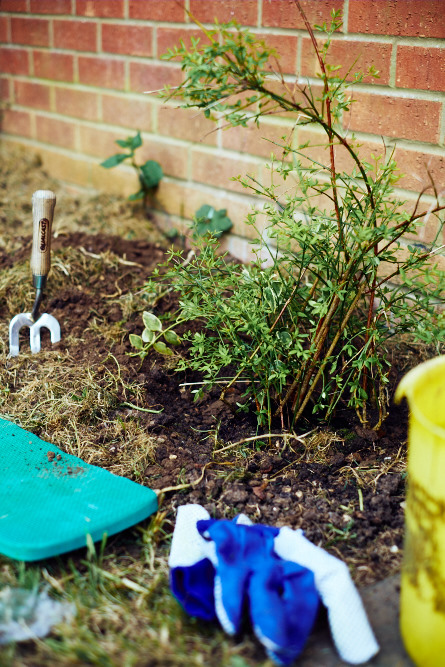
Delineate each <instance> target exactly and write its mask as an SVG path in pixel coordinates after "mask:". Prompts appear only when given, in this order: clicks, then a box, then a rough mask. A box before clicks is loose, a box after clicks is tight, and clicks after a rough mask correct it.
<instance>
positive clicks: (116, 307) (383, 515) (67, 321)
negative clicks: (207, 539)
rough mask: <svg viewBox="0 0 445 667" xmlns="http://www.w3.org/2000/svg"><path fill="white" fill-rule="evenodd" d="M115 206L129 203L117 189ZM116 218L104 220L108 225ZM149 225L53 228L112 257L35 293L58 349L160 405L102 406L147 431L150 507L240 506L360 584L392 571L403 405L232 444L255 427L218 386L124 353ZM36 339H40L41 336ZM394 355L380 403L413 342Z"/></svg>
mask: <svg viewBox="0 0 445 667" xmlns="http://www.w3.org/2000/svg"><path fill="white" fill-rule="evenodd" d="M120 206H121V207H122V206H123V207H126V206H128V204H127V203H126V202H125V201H124V200H122V201H121V203H120ZM92 208H94V207H92ZM23 215H29V213H28V212H25V213H24V212H23V211H18V212H17V219H18V220H19V221H20V219H21V217H22V216H23ZM90 226H91V227H94V225H90ZM116 226H117V227H118V224H117V225H114V226H113V224H111V223H110V228H115V227H116ZM153 237H154V238H153V239H152V238H136V239H128V238H122V237H120V236H118V235H110V234H106V233H96V234H92V233H88V232H83V231H75V232H64V233H59V234H58V235H57V237H56V238H55V239H54V241H53V251H57V249H68V248H75V249H79V248H81V249H82V254H83V255H84V257H85V258H86V261H88V257H93V256H97V255H102V256H103V255H104V254H105V255H106V254H107V253H108V256H113V257H116V258H118V259H120V260H121V261H115V262H114V263H113V262H110V263H109V265H107V268H106V270H105V271H103V272H102V273H101V274H100V275H97V274H95V275H92V276H91V277H90V279H89V280H88V281H87V282H86V283H85V284H82V283H80V282H78V281H68V280H67V282H66V283H65V285H64V287H63V288H62V289H61V290H60V291H59V292H58V293H57V294H53V295H51V296H50V298H47V299H46V301H45V310H46V311H47V312H49V313H51V314H52V315H53V316H54V317H56V318H57V319H58V321H59V323H60V325H61V329H62V340H61V342H60V343H58V349H60V350H64V351H68V352H69V355H70V357H71V358H72V359H74V360H75V362H76V364H78V365H85V366H86V365H88V366H89V367H90V368H96V369H99V371H100V370H101V372H103V373H104V374H105V373H106V372H107V371H109V372H111V373H113V374H116V372H117V371H116V364H117V366H118V368H119V373H120V374H121V377H122V379H123V381H128V383H131V381H134V380H135V379H137V381H138V383H139V384H141V385H142V386H143V388H144V393H145V395H144V406H145V408H146V409H153V410H161V409H162V411H161V412H157V413H156V412H153V413H150V412H143V411H140V410H135V409H134V408H132V407H113V406H112V407H110V413H109V416H110V418H116V416H119V417H120V418H121V419H122V420H123V422H125V421H126V420H128V419H137V420H138V422H139V425H140V427H141V428H143V429H144V430H145V432H146V433H147V436H151V438H152V442H154V448H153V450H152V451H153V455H152V456H151V458H150V461H149V464H148V465H147V466H146V468H145V471H144V479H143V480H141V479H138V481H139V482H141V481H142V482H143V483H144V484H146V485H148V486H150V487H151V488H152V489H155V490H162V489H164V490H165V491H164V493H163V496H162V501H161V509H162V511H163V512H165V516H166V517H169V518H170V526H171V527H173V525H174V512H175V508H176V507H177V506H179V505H182V504H185V503H200V504H201V505H203V506H204V507H205V508H206V509H207V510H208V511H209V512H210V514H211V515H212V516H215V517H233V516H234V515H236V514H238V513H240V512H244V513H246V514H247V515H248V516H249V517H251V518H252V519H253V520H254V521H256V522H262V523H266V524H272V525H276V526H283V525H288V526H290V527H292V528H302V529H303V530H304V531H305V534H306V536H307V537H308V538H309V539H310V540H312V541H313V542H315V543H316V544H318V545H321V546H323V547H324V548H327V549H328V550H329V551H330V552H331V553H333V554H335V555H337V556H339V557H341V558H342V559H343V560H345V561H346V562H347V563H348V565H349V566H350V568H351V571H352V574H353V576H354V579H355V580H356V582H357V583H359V584H365V583H372V582H374V581H378V580H380V579H383V578H384V577H386V576H387V575H389V574H392V573H394V572H396V571H397V570H398V569H399V566H400V560H401V555H402V548H403V543H402V541H403V522H404V514H403V508H404V501H405V454H406V439H407V412H406V407H405V406H401V407H399V406H395V405H392V404H391V410H390V416H389V417H388V419H387V420H386V421H385V422H384V424H383V426H382V427H381V428H380V429H379V430H378V431H374V430H371V429H365V428H363V427H362V426H361V424H360V423H359V421H358V419H357V418H356V416H355V414H353V413H351V412H350V411H348V410H346V409H344V410H340V411H339V412H338V414H337V415H336V417H335V419H334V420H333V421H332V422H331V423H330V424H328V425H326V424H322V425H319V424H316V423H310V422H307V423H305V424H303V425H302V426H301V429H299V431H298V433H300V434H303V433H306V432H310V434H309V435H306V436H305V437H304V438H303V441H302V442H300V441H298V440H296V439H293V438H291V437H288V436H286V434H282V433H280V430H279V428H278V430H276V431H275V432H274V433H275V435H274V436H273V437H268V436H267V435H266V436H265V437H263V438H261V439H258V440H250V441H248V442H242V443H241V444H239V445H238V446H236V447H235V446H233V447H231V446H230V445H233V443H239V442H240V441H245V440H246V439H249V438H252V437H253V436H256V435H258V432H257V428H256V422H255V419H254V418H252V417H250V416H249V415H245V414H244V413H243V414H241V415H240V414H234V413H233V412H232V411H231V410H230V408H229V407H228V406H227V405H225V404H224V403H222V402H221V401H220V400H219V397H218V394H219V392H218V391H213V392H211V393H210V394H208V395H207V396H205V397H204V398H203V399H202V400H201V401H200V402H199V403H196V402H194V401H193V394H192V392H191V388H190V386H187V383H190V382H193V381H197V379H199V378H197V377H196V376H193V377H192V376H190V375H185V374H184V373H177V372H176V371H175V370H174V368H172V365H171V363H169V361H168V359H167V360H166V358H165V357H161V356H160V355H158V354H157V353H152V354H150V355H149V356H148V357H147V358H145V360H144V361H143V362H141V360H140V359H139V358H138V357H134V356H130V355H131V353H133V352H134V349H133V348H132V347H131V345H130V343H129V334H130V333H137V334H140V333H141V329H142V325H141V324H142V323H141V311H142V310H143V308H144V305H143V301H142V302H141V304H140V307H139V308H137V309H135V310H134V311H133V312H131V313H128V312H127V310H128V309H127V310H125V308H124V305H123V304H124V301H125V298H126V297H127V296H128V295H129V294H134V293H137V292H138V291H139V290H141V288H142V286H143V285H144V283H145V282H146V281H147V280H148V278H149V277H150V276H151V275H152V272H153V270H154V269H155V267H156V266H157V265H158V264H159V262H162V261H163V260H164V259H165V248H166V247H167V245H168V243H167V242H165V244H163V243H162V241H161V240H159V235H158V234H153ZM30 244H31V239H30V237H29V236H27V235H23V237H18V239H17V248H18V249H17V251H16V252H15V253H14V254H13V255H11V254H10V253H9V252H6V251H4V250H2V249H1V248H0V269H1V268H4V267H13V266H14V264H16V263H18V262H20V261H23V260H24V258H28V257H29V254H30ZM174 305H175V300H174V296H173V295H172V294H168V295H166V296H165V297H164V298H162V299H160V300H159V301H158V302H157V304H156V307H155V309H154V312H155V314H158V315H165V314H166V313H167V312H169V310H171V309H172V308H173V307H174ZM0 315H1V317H2V318H5V317H9V316H10V314H8V313H6V312H3V313H0ZM94 323H95V324H96V326H93V324H94ZM97 323H99V326H97ZM113 326H114V327H116V330H117V332H118V333H117V334H116V335H115V337H114V339H110V337H109V336H107V335H106V330H107V328H109V327H113ZM42 347H43V348H44V349H45V348H50V347H51V343H50V341H49V339H47V338H46V337H45V336H43V340H42ZM398 350H400V358H397V356H396V355H397V354H398ZM414 352H415V351H414ZM110 353H111V355H112V356H110ZM184 353H185V350H184ZM394 355H395V356H394V359H393V365H394V369H395V372H394V375H393V378H392V388H391V390H390V402H391V403H392V400H391V396H392V394H393V391H394V389H395V386H396V384H397V381H398V379H399V377H400V376H401V375H402V374H403V373H405V372H406V370H407V369H408V368H409V367H410V366H413V365H414V364H415V363H417V361H418V359H417V358H416V354H414V353H413V356H412V357H410V356H409V354H408V356H407V352H406V349H404V351H403V352H402V348H395V350H394ZM233 400H235V397H233ZM298 433H297V435H298ZM93 437H94V438H95V440H96V442H97V445H98V446H99V445H100V447H101V449H102V451H105V452H106V454H105V455H104V456H103V457H102V458H101V460H100V465H103V466H104V467H111V466H112V465H113V463H114V462H115V461H116V460H117V459H118V458H119V455H120V446H119V442H116V438H115V437H113V438H111V437H110V436H109V434H108V433H107V427H106V424H101V423H100V422H99V423H98V424H97V426H96V428H95V433H94V434H93ZM225 447H226V449H225V450H224V451H218V450H223V449H224V448H225ZM48 459H49V454H48ZM170 487H173V489H172V490H166V489H169V488H170ZM176 487H178V488H176Z"/></svg>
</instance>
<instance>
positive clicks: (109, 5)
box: [76, 0, 124, 19]
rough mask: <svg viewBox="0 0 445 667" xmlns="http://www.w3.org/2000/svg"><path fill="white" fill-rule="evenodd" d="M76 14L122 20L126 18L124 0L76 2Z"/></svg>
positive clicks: (81, 0) (78, 0)
mask: <svg viewBox="0 0 445 667" xmlns="http://www.w3.org/2000/svg"><path fill="white" fill-rule="evenodd" d="M76 14H78V15H79V16H100V17H104V18H108V19H109V18H113V19H114V18H118V19H120V18H123V16H124V0H99V2H98V1H97V0H76Z"/></svg>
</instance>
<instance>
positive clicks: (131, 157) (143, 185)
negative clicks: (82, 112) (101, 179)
mask: <svg viewBox="0 0 445 667" xmlns="http://www.w3.org/2000/svg"><path fill="white" fill-rule="evenodd" d="M115 143H116V144H117V145H118V146H120V147H121V148H123V149H124V150H126V151H127V152H126V153H115V154H114V155H111V156H110V157H109V158H107V159H106V160H104V161H103V162H101V163H100V164H101V167H105V169H112V168H113V167H117V166H118V165H119V164H122V163H123V162H125V161H128V162H129V163H130V164H131V166H132V167H134V169H135V170H136V173H137V175H138V179H139V186H140V188H139V190H138V191H137V192H134V193H133V194H131V195H130V196H129V197H128V199H129V200H130V201H136V200H138V199H143V200H144V204H147V201H148V199H149V197H150V196H151V195H152V194H153V191H154V189H155V188H156V187H157V186H158V185H159V182H160V181H161V179H162V177H163V172H162V167H161V165H160V164H159V162H156V160H147V161H146V162H144V163H143V164H138V163H137V162H136V157H135V153H136V150H137V149H138V148H140V147H141V146H142V137H141V133H140V132H139V131H138V132H136V134H135V135H134V137H127V138H126V139H116V141H115Z"/></svg>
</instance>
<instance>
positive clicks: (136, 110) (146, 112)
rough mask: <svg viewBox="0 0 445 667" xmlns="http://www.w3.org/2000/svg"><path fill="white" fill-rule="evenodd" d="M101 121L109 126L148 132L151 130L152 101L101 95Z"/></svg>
mask: <svg viewBox="0 0 445 667" xmlns="http://www.w3.org/2000/svg"><path fill="white" fill-rule="evenodd" d="M102 119H103V121H104V123H107V124H110V125H120V126H122V127H126V128H128V129H129V130H142V131H144V132H150V131H151V130H152V129H153V121H152V101H151V100H150V99H149V98H148V96H147V99H135V98H133V97H126V96H122V95H105V94H104V95H102Z"/></svg>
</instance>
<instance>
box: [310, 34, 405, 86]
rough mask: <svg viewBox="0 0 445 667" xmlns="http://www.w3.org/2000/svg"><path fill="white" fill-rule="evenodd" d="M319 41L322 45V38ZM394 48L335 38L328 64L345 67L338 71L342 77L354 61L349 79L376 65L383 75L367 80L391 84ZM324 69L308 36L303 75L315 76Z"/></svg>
mask: <svg viewBox="0 0 445 667" xmlns="http://www.w3.org/2000/svg"><path fill="white" fill-rule="evenodd" d="M319 44H320V45H321V41H320V42H319ZM391 51H392V45H391V44H379V43H376V42H361V41H352V40H333V41H332V42H331V46H330V49H329V55H328V58H327V63H328V64H330V65H341V66H342V67H341V68H340V69H339V70H338V71H337V72H336V73H335V74H336V75H339V76H345V75H346V72H347V71H348V69H349V68H350V67H351V66H352V65H353V64H354V67H353V69H352V71H351V73H350V75H349V76H348V80H349V81H351V80H353V79H354V74H355V72H363V73H365V72H366V71H367V69H368V68H369V67H370V66H371V65H373V66H374V67H375V68H376V69H377V70H378V71H379V78H378V79H374V78H373V77H366V79H365V80H364V82H365V83H377V84H378V85H387V84H388V83H389V76H390V68H391ZM320 71H321V70H320V65H319V63H318V58H317V56H316V54H315V51H314V48H313V46H312V42H311V40H310V39H309V38H304V39H303V41H302V57H301V74H302V75H303V76H315V75H317V74H319V73H320Z"/></svg>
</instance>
